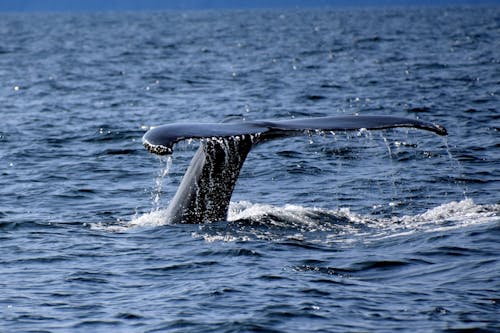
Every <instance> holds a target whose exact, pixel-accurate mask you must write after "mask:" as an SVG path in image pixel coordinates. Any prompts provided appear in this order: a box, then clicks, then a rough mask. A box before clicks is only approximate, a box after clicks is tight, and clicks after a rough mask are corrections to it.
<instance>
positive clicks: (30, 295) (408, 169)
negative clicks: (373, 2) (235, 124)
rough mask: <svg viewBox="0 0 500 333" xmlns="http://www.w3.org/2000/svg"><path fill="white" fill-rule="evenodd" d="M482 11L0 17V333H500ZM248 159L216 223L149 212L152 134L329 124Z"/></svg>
mask: <svg viewBox="0 0 500 333" xmlns="http://www.w3.org/2000/svg"><path fill="white" fill-rule="evenodd" d="M499 94H500V9H499V7H484V8H482V7H476V8H439V7H434V8H411V9H403V8H400V9H398V8H394V9H373V8H366V9H363V8H360V9H351V10H328V9H323V10H273V11H266V10H255V11H213V12H196V11H193V12H165V13H105V14H104V13H101V14H99V13H96V14H90V13H89V14H70V13H66V14H22V15H21V14H2V15H0V112H1V122H0V172H1V178H0V198H1V201H0V241H1V250H2V255H1V257H0V291H1V292H0V331H2V332H168V331H179V332H256V331H260V332H264V331H265V332H346V331H351V332H359V331H366V332H376V331H380V332H384V331H396V330H401V331H413V332H437V331H443V332H468V331H470V332H472V331H474V332H477V331H484V332H486V331H498V330H500V315H499V314H500V305H499V300H500V293H499V290H500V262H499V260H500V259H499V254H500V245H499V240H500V218H499V212H500V206H499V198H500V195H499V193H500V191H499V190H500V186H499V178H500V153H499V145H500V141H499V135H498V131H499V128H500V124H499V119H500V116H499V105H500V99H499ZM346 114H360V115H394V116H404V117H410V118H421V119H423V120H428V121H433V122H436V123H439V124H441V125H444V126H446V127H447V129H448V131H449V136H448V137H447V138H442V137H438V136H436V135H434V134H432V133H428V132H422V131H418V130H410V129H401V130H390V131H383V132H377V131H371V132H369V131H360V132H353V133H341V132H339V133H317V134H310V135H305V136H304V137H295V138H289V139H284V140H278V141H273V142H268V143H265V144H262V145H260V146H258V147H256V148H255V149H254V150H253V151H252V152H251V153H250V155H249V157H248V160H247V162H246V164H245V166H244V168H243V170H242V173H241V176H240V179H239V182H238V184H237V187H236V189H235V193H234V195H233V199H232V204H231V208H230V214H229V218H228V220H229V221H220V222H216V223H211V224H206V225H178V224H177V225H176V224H169V223H168V221H166V220H165V216H164V215H165V212H164V207H165V206H166V205H167V203H168V201H169V199H170V198H171V197H172V196H173V194H174V193H175V190H176V187H177V185H178V183H179V180H180V178H181V177H182V174H183V173H184V170H185V168H186V166H187V165H188V163H189V160H190V158H191V156H192V155H193V152H194V150H195V149H196V147H197V142H185V143H181V144H179V145H178V146H177V147H176V152H175V154H174V155H173V156H172V158H171V160H170V161H168V160H160V159H159V158H157V157H155V156H153V155H151V154H149V153H148V152H146V150H145V149H144V148H143V147H142V146H141V137H142V135H143V134H144V133H145V131H146V130H147V129H148V128H149V127H150V126H154V125H160V124H164V123H170V122H205V121H206V122H222V121H226V122H227V121H235V120H238V121H240V120H245V119H246V120H256V119H290V118H293V117H309V116H327V115H328V116H330V115H346Z"/></svg>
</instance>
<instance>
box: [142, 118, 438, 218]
mask: <svg viewBox="0 0 500 333" xmlns="http://www.w3.org/2000/svg"><path fill="white" fill-rule="evenodd" d="M396 127H411V128H417V129H422V130H427V131H431V132H434V133H436V134H438V135H447V132H446V129H445V128H444V127H442V126H440V125H436V124H433V123H430V122H426V121H421V120H417V119H408V118H401V117H390V116H341V117H318V118H304V119H291V120H282V121H266V120H261V121H248V122H239V123H205V124H199V123H198V124H193V123H176V124H167V125H162V126H158V127H153V128H151V129H150V130H149V131H148V132H146V134H145V135H144V136H143V138H142V142H143V144H144V146H145V148H146V149H147V150H149V151H150V152H151V153H154V154H157V155H168V154H172V153H173V147H174V145H175V143H177V142H179V141H182V140H187V139H203V140H202V142H201V144H200V147H199V148H198V151H197V152H196V153H195V155H194V157H193V159H192V160H191V163H190V165H189V167H188V169H187V171H186V173H185V175H184V177H183V179H182V181H181V184H180V185H179V189H178V190H177V193H176V194H175V196H174V198H173V199H172V201H171V202H170V204H169V207H168V209H167V216H168V218H169V219H170V222H172V223H205V222H213V221H220V220H225V219H227V212H228V208H229V202H230V200H231V195H232V193H233V189H234V186H235V185H236V181H237V179H238V176H239V173H240V170H241V168H242V166H243V163H244V162H245V159H246V156H247V155H248V153H249V152H250V150H251V149H252V147H253V146H254V145H256V144H258V143H261V142H265V141H267V140H271V139H277V138H283V137H288V136H296V135H303V134H305V133H308V131H357V130H360V129H367V130H382V129H389V128H396Z"/></svg>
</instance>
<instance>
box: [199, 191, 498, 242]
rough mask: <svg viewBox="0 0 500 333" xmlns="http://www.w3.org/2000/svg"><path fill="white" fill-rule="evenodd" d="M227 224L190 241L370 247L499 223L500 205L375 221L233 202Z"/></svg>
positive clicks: (453, 207)
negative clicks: (382, 241)
mask: <svg viewBox="0 0 500 333" xmlns="http://www.w3.org/2000/svg"><path fill="white" fill-rule="evenodd" d="M228 220H229V222H225V223H222V224H219V223H213V224H207V225H201V226H200V230H199V231H198V232H196V233H193V237H197V238H202V239H204V240H205V241H208V242H214V241H225V242H233V241H248V240H267V241H287V240H293V241H299V242H307V243H318V244H324V245H326V244H332V243H335V244H337V245H339V244H343V245H347V244H352V243H355V242H364V243H369V242H373V241H377V240H380V239H385V238H391V237H403V236H408V235H410V234H414V233H418V232H421V233H422V232H425V233H428V232H442V231H449V230H453V229H458V228H464V227H468V226H472V225H478V224H483V223H497V222H499V221H500V205H498V204H497V205H477V204H475V203H474V202H473V201H472V200H471V199H465V200H462V201H458V202H456V201H453V202H449V203H446V204H443V205H440V206H437V207H435V208H432V209H430V210H428V211H426V212H424V213H422V214H417V215H406V216H402V217H388V218H379V217H374V216H371V215H363V214H357V213H354V212H352V211H351V210H349V209H347V208H341V209H338V210H326V209H320V208H305V207H302V206H297V205H285V206H283V207H277V206H272V205H264V204H252V203H250V202H247V201H241V202H237V203H232V205H231V207H230V211H229V218H228Z"/></svg>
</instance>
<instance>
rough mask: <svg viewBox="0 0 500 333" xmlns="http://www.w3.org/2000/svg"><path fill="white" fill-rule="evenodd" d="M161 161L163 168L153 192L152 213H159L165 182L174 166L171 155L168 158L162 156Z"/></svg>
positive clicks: (157, 177)
mask: <svg viewBox="0 0 500 333" xmlns="http://www.w3.org/2000/svg"><path fill="white" fill-rule="evenodd" d="M159 160H160V165H161V168H160V171H159V172H158V175H157V176H156V179H155V186H154V188H153V191H152V192H151V198H152V201H153V205H152V209H151V212H154V211H158V210H159V209H160V199H161V194H162V192H163V191H162V189H163V183H164V181H165V178H166V177H167V176H168V174H169V173H170V167H171V166H172V156H170V155H169V156H167V157H164V156H160V157H159Z"/></svg>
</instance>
